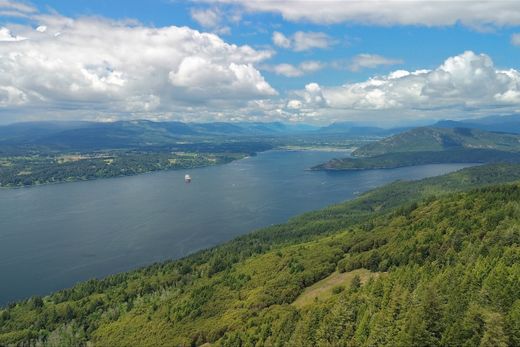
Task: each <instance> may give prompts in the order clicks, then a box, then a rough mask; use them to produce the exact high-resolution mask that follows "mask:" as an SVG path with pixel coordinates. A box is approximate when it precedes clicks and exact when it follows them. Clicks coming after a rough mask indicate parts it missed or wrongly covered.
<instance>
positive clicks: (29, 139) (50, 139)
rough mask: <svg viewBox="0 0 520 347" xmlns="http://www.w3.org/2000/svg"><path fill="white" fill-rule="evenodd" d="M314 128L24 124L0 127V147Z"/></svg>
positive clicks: (117, 143)
mask: <svg viewBox="0 0 520 347" xmlns="http://www.w3.org/2000/svg"><path fill="white" fill-rule="evenodd" d="M316 129H317V128H316V127H313V126H309V125H299V124H298V125H288V124H284V123H279V122H272V123H260V122H258V123H246V122H244V123H224V122H216V123H183V122H153V121H147V120H138V121H118V122H111V123H99V122H50V121H49V122H26V123H15V124H10V125H5V126H1V127H0V145H42V146H51V147H57V148H82V149H87V148H91V147H92V148H115V147H117V148H125V147H135V146H154V145H156V146H160V145H166V144H171V143H175V142H178V141H181V140H182V139H183V138H186V137H199V138H201V137H209V136H211V137H218V136H276V135H281V134H297V133H302V132H308V131H313V130H316Z"/></svg>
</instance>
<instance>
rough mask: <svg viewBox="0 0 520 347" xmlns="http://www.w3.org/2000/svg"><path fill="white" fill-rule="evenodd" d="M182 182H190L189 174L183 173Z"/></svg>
mask: <svg viewBox="0 0 520 347" xmlns="http://www.w3.org/2000/svg"><path fill="white" fill-rule="evenodd" d="M184 182H186V183H190V182H191V176H190V175H184Z"/></svg>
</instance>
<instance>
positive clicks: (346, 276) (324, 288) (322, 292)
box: [293, 269, 381, 308]
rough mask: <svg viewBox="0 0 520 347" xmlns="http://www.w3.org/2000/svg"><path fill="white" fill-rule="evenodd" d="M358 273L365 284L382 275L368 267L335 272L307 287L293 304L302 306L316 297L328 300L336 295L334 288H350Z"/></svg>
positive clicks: (313, 300)
mask: <svg viewBox="0 0 520 347" xmlns="http://www.w3.org/2000/svg"><path fill="white" fill-rule="evenodd" d="M356 275H358V276H359V278H360V280H361V283H362V284H364V283H365V282H366V281H368V280H369V279H370V278H372V277H377V276H379V275H381V273H379V272H371V271H370V270H367V269H357V270H354V271H350V272H343V273H340V272H337V271H336V272H334V273H332V274H331V275H330V276H328V277H326V278H324V279H322V280H321V281H319V282H316V283H314V284H313V285H312V286H310V287H308V288H307V289H305V291H304V292H303V293H302V294H301V295H300V296H299V297H298V298H296V300H295V301H294V302H293V305H294V306H296V307H298V308H302V307H304V306H307V305H310V304H313V303H314V302H315V301H316V298H317V299H318V300H320V301H323V300H326V299H328V298H329V297H331V296H332V295H334V292H333V289H334V288H336V287H340V286H343V287H345V288H348V287H349V286H350V283H351V282H352V279H353V278H354V277H355V276H356Z"/></svg>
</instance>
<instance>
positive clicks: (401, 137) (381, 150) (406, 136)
mask: <svg viewBox="0 0 520 347" xmlns="http://www.w3.org/2000/svg"><path fill="white" fill-rule="evenodd" d="M463 148H466V149H477V148H478V149H494V150H501V151H519V150H520V135H518V134H508V133H499V132H491V131H484V130H479V129H469V128H436V127H422V128H415V129H412V130H409V131H406V132H404V133H400V134H397V135H394V136H390V137H387V138H385V139H383V140H380V141H377V142H373V143H369V144H367V145H365V146H363V147H360V148H358V149H357V150H356V151H354V152H353V155H354V156H358V157H369V156H376V155H381V154H386V153H403V152H428V151H430V152H431V151H445V150H453V149H463Z"/></svg>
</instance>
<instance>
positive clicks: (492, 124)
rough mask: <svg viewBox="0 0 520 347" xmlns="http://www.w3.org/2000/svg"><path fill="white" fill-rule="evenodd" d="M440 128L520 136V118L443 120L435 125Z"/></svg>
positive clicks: (511, 116)
mask: <svg viewBox="0 0 520 347" xmlns="http://www.w3.org/2000/svg"><path fill="white" fill-rule="evenodd" d="M433 126H435V127H439V128H470V129H480V130H486V131H500V132H506V133H516V134H520V116H519V115H509V116H489V117H484V118H477V119H466V120H461V121H453V120H442V121H439V122H437V123H435V124H433Z"/></svg>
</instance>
